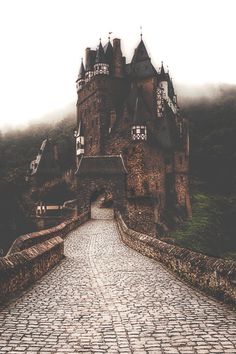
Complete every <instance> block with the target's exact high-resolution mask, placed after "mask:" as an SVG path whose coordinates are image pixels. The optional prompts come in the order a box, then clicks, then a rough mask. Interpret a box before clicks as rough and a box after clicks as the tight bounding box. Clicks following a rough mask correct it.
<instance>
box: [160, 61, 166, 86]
mask: <svg viewBox="0 0 236 354" xmlns="http://www.w3.org/2000/svg"><path fill="white" fill-rule="evenodd" d="M159 80H160V81H168V77H167V74H166V72H165V69H164V66H163V62H162V63H161V71H160V73H159Z"/></svg>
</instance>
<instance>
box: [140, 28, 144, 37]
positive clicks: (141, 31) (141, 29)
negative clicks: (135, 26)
mask: <svg viewBox="0 0 236 354" xmlns="http://www.w3.org/2000/svg"><path fill="white" fill-rule="evenodd" d="M140 37H141V38H142V37H143V27H142V26H140Z"/></svg>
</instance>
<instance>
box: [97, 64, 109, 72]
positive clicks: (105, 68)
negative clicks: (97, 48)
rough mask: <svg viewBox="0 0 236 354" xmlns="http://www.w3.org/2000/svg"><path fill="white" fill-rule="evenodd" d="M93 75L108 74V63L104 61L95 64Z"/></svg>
mask: <svg viewBox="0 0 236 354" xmlns="http://www.w3.org/2000/svg"><path fill="white" fill-rule="evenodd" d="M94 75H109V65H108V64H104V63H99V64H95V65H94Z"/></svg>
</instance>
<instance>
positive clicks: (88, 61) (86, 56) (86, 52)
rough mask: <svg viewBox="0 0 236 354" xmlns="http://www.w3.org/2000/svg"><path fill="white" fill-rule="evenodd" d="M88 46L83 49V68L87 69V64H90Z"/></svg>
mask: <svg viewBox="0 0 236 354" xmlns="http://www.w3.org/2000/svg"><path fill="white" fill-rule="evenodd" d="M89 57H90V48H86V49H85V70H87V68H88V65H90V58H89Z"/></svg>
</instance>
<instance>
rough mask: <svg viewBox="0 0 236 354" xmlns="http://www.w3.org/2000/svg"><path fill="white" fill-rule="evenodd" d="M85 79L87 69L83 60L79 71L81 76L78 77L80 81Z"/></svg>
mask: <svg viewBox="0 0 236 354" xmlns="http://www.w3.org/2000/svg"><path fill="white" fill-rule="evenodd" d="M84 78H85V69H84V63H83V59H82V60H81V65H80V69H79V75H78V80H79V79H84Z"/></svg>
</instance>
